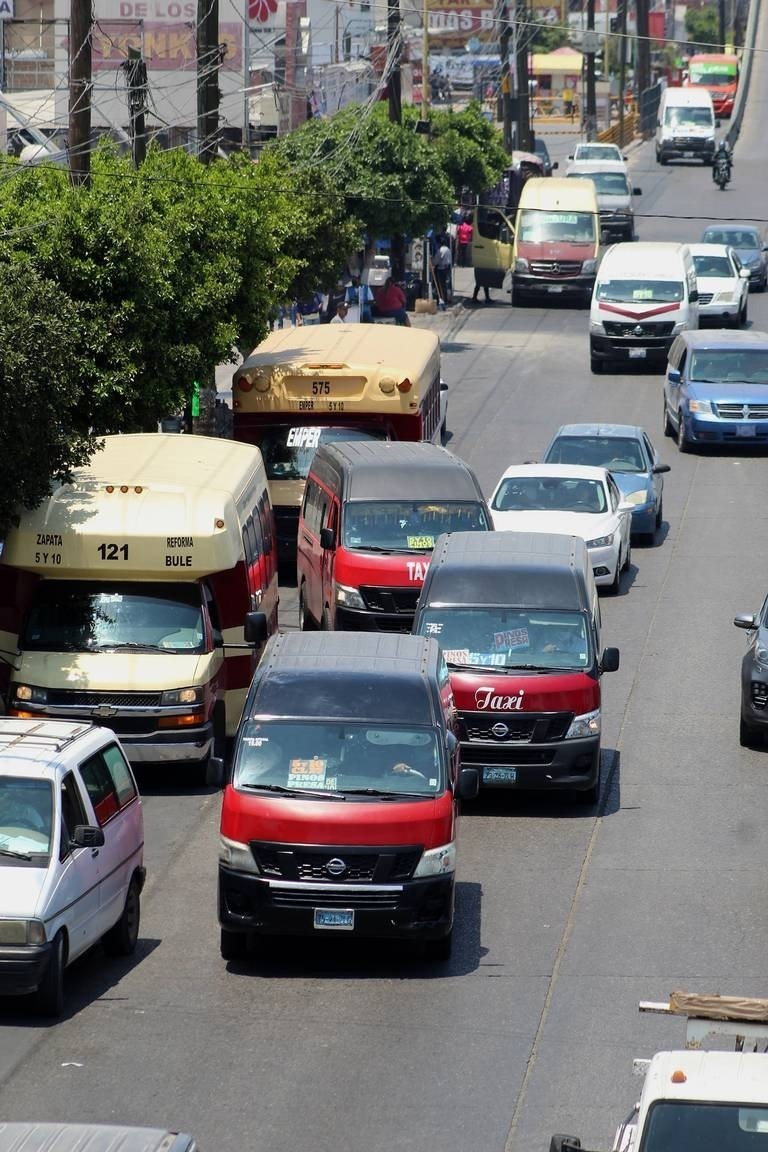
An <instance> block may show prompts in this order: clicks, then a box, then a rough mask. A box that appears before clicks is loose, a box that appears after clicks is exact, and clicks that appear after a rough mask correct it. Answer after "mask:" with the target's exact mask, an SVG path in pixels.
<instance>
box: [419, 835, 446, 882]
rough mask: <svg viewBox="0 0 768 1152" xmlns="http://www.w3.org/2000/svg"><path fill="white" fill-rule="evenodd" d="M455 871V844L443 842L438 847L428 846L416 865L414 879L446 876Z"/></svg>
mask: <svg viewBox="0 0 768 1152" xmlns="http://www.w3.org/2000/svg"><path fill="white" fill-rule="evenodd" d="M455 871H456V845H455V844H454V843H450V844H443V845H442V847H440V848H430V849H429V851H428V852H425V853H424V855H423V856H422V858H421V860H419V863H418V865H417V868H416V871H415V872H414V874H413V876H414V879H418V878H419V877H424V876H448V875H450V873H451V872H455Z"/></svg>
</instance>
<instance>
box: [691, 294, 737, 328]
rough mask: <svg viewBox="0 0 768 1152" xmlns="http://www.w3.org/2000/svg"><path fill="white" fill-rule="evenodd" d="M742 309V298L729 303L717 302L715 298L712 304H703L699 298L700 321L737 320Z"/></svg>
mask: <svg viewBox="0 0 768 1152" xmlns="http://www.w3.org/2000/svg"><path fill="white" fill-rule="evenodd" d="M740 311H741V300H734V301H733V303H729V304H721V303H715V301H714V300H713V301H712V302H711V303H710V304H702V303H701V300H699V323H701V321H702V320H711V321H714V323H715V324H717V322H718V321H719V320H724V319H729V320H735V319H736V317H737V316H738V314H739V312H740Z"/></svg>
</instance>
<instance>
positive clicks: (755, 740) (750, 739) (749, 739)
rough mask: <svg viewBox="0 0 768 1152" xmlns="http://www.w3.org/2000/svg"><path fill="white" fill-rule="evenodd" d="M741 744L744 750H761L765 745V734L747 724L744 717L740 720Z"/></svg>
mask: <svg viewBox="0 0 768 1152" xmlns="http://www.w3.org/2000/svg"><path fill="white" fill-rule="evenodd" d="M739 744H741V746H742V748H761V747H762V745H763V734H762V732H761V731H760V729H759V728H753V727H752V725H751V724H747V722H746V720H745V719H744V718H743V717H740V718H739Z"/></svg>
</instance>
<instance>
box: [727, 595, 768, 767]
mask: <svg viewBox="0 0 768 1152" xmlns="http://www.w3.org/2000/svg"><path fill="white" fill-rule="evenodd" d="M733 622H734V624H735V625H736V627H737V628H745V629H746V630H747V633H748V635H747V650H746V652H745V653H744V659H743V660H742V662H741V717H740V721H739V741H740V743H741V744H742V746H743V747H745V748H751V747H753V746H754V745H755V744H762V743H763V741H764V739H765V736H766V734H767V733H768V597H766V599H765V600H764V601H763V606H762V608H761V609H760V611H759V612H740V613H739V615H738V616H736V618H735V619H734V621H733Z"/></svg>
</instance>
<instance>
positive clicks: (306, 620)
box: [299, 584, 317, 632]
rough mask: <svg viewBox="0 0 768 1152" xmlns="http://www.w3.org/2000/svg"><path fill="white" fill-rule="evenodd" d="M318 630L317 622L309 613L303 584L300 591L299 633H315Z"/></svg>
mask: <svg viewBox="0 0 768 1152" xmlns="http://www.w3.org/2000/svg"><path fill="white" fill-rule="evenodd" d="M316 630H317V629H316V625H315V622H314V620H313V619H312V617H311V616H310V614H309V612H308V611H307V601H306V596H305V585H304V584H302V585H301V588H300V589H299V631H300V632H315V631H316Z"/></svg>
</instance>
